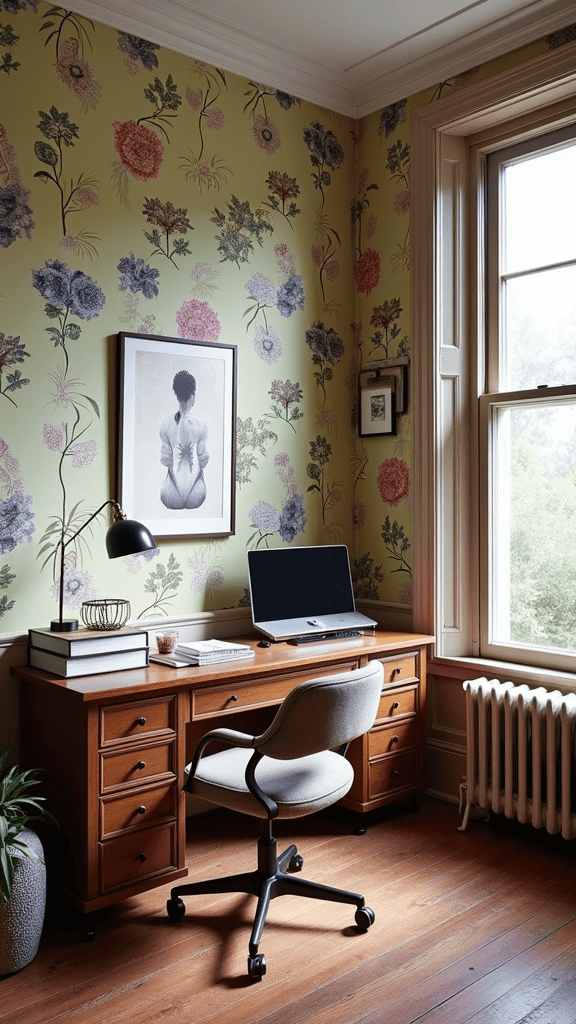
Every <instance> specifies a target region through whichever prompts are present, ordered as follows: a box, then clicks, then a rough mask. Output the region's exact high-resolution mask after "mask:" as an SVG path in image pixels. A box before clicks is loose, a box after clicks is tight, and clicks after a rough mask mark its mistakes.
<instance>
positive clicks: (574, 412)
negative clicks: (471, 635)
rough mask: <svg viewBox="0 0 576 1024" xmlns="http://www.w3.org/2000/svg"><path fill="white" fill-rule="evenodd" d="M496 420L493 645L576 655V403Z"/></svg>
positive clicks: (502, 412) (511, 410)
mask: <svg viewBox="0 0 576 1024" xmlns="http://www.w3.org/2000/svg"><path fill="white" fill-rule="evenodd" d="M494 417H495V419H494V421H493V424H494V426H495V428H496V433H495V444H494V447H493V452H494V458H493V467H492V480H493V504H492V507H493V516H494V527H495V528H494V531H493V535H492V557H491V562H492V565H491V577H492V584H493V591H492V594H493V600H492V614H491V635H492V640H493V642H496V643H505V644H506V643H508V644H509V643H513V644H514V643H517V644H522V645H531V646H536V647H540V648H547V649H553V650H555V649H567V650H570V651H572V650H576V401H574V400H571V401H565V402H562V403H550V404H543V403H542V404H539V405H525V406H515V407H503V408H500V409H496V410H495V412H494Z"/></svg>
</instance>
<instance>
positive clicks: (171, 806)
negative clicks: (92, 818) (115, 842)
mask: <svg viewBox="0 0 576 1024" xmlns="http://www.w3.org/2000/svg"><path fill="white" fill-rule="evenodd" d="M177 804H178V791H177V788H176V783H175V782H169V783H168V785H164V786H147V787H146V788H140V787H139V788H138V789H137V790H136V791H134V790H133V791H131V792H130V793H128V794H127V795H123V796H109V797H105V798H104V799H102V800H101V801H100V838H101V839H107V838H110V837H111V836H113V835H115V834H117V833H119V832H125V831H127V830H130V831H134V830H135V829H137V828H140V829H141V828H145V827H147V826H148V825H150V824H152V823H154V822H157V821H158V820H160V819H163V820H169V819H171V818H175V817H176V811H177Z"/></svg>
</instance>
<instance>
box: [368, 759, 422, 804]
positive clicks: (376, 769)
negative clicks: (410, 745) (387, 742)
mask: <svg viewBox="0 0 576 1024" xmlns="http://www.w3.org/2000/svg"><path fill="white" fill-rule="evenodd" d="M417 784H418V751H417V750H415V751H413V752H410V751H409V752H407V753H400V754H394V755H393V756H392V757H383V758H381V759H380V760H379V761H372V762H371V763H370V766H369V770H368V797H369V799H370V800H374V799H376V797H379V796H389V795H390V794H391V793H394V792H395V791H396V790H403V789H408V788H410V787H412V786H416V785H417Z"/></svg>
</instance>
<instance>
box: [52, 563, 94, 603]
mask: <svg viewBox="0 0 576 1024" xmlns="http://www.w3.org/2000/svg"><path fill="white" fill-rule="evenodd" d="M50 594H51V596H52V597H53V599H54V600H55V601H57V600H58V598H59V594H60V577H57V578H56V579H55V580H54V583H53V584H52V586H51V587H50ZM99 597H100V592H99V591H98V590H97V588H96V587H95V586H94V580H93V579H92V577H91V575H90V573H89V572H87V571H86V569H78V568H77V567H74V568H71V569H65V570H64V605H65V606H66V608H81V606H82V602H83V601H94V600H97V599H98V598H99Z"/></svg>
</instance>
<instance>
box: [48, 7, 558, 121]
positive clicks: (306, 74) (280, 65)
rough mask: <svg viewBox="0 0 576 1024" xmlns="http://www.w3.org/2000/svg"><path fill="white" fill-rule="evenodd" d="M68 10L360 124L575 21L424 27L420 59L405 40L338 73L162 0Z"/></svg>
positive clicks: (520, 18) (521, 15) (513, 17)
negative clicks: (441, 37)
mask: <svg viewBox="0 0 576 1024" xmlns="http://www.w3.org/2000/svg"><path fill="white" fill-rule="evenodd" d="M68 8H69V9H70V10H72V11H74V12H75V13H77V14H81V15H84V16H85V17H87V18H90V19H92V20H94V21H98V22H100V23H101V24H104V25H108V26H110V27H111V28H115V29H116V30H118V31H120V32H129V33H131V34H132V35H139V36H141V37H142V38H144V39H150V40H152V41H153V42H155V43H159V44H160V45H162V46H166V47H168V49H170V50H173V51H175V52H176V53H183V54H186V55H187V56H190V57H194V58H196V59H197V60H202V61H206V62H207V63H209V64H212V65H215V66H217V67H219V68H221V69H223V70H225V71H230V72H233V73H234V74H237V75H240V76H242V77H244V78H248V79H252V80H256V81H259V82H264V83H267V84H270V85H273V86H274V87H275V88H277V89H282V90H284V91H285V92H288V93H291V94H293V95H295V96H299V97H300V98H301V99H303V100H309V101H310V102H311V103H315V104H317V105H318V106H321V107H327V108H328V109H329V110H333V111H335V112H336V113H339V114H344V115H346V116H348V117H352V118H359V117H366V116H367V115H368V114H371V113H372V112H373V111H375V110H378V109H380V108H381V107H385V106H386V105H387V104H389V103H392V102H394V101H395V100H399V99H402V98H403V97H406V96H412V95H414V94H415V93H417V92H420V91H421V90H422V89H425V88H427V87H429V86H434V85H436V84H437V83H438V82H439V81H442V80H446V79H448V78H451V77H453V76H454V75H457V74H460V73H461V72H463V71H466V70H468V68H469V67H471V66H473V65H474V66H477V65H479V64H484V63H486V62H487V61H489V60H492V59H494V58H497V57H500V56H502V55H503V54H505V53H508V52H511V51H512V50H517V49H519V48H520V47H522V46H525V45H528V44H530V43H532V42H534V41H536V40H538V39H542V38H544V37H545V36H546V35H548V34H550V33H552V32H555V31H556V30H558V29H561V28H564V27H565V26H567V25H569V24H570V23H571V22H572V21H573V20H574V18H575V13H574V11H573V10H571V5H567V4H566V2H565V0H532V2H531V3H527V4H525V6H524V7H523V8H522V9H521V10H520V11H515V12H513V13H511V14H508V15H505V16H503V17H502V18H499V19H498V20H497V21H493V22H492V23H491V24H489V25H487V26H485V27H483V28H480V29H476V30H474V31H471V32H467V33H465V34H464V35H463V36H461V37H459V38H458V39H456V40H454V41H452V42H450V43H447V44H444V45H441V46H435V45H434V26H431V29H430V30H429V31H428V32H427V33H425V35H426V36H427V37H428V40H429V46H428V47H427V48H426V52H425V53H424V54H422V55H421V56H419V57H416V58H414V59H410V57H409V52H410V44H411V40H410V39H407V40H401V41H400V43H399V44H397V45H395V46H391V47H384V48H383V49H381V50H378V52H376V53H375V54H374V55H373V56H371V57H369V58H367V59H366V60H364V61H361V62H360V63H359V65H355V66H354V67H352V68H350V69H347V70H344V71H339V70H337V69H336V68H333V67H330V66H329V65H328V64H325V63H320V62H318V61H315V60H311V59H309V58H306V57H303V56H302V55H301V54H300V53H297V52H294V51H292V50H288V49H286V48H285V47H283V46H281V45H280V44H278V43H275V42H272V41H271V40H269V39H263V38H260V37H259V36H258V35H256V34H255V33H254V32H253V31H249V30H246V31H243V30H242V29H238V28H237V27H236V26H234V25H231V24H230V23H228V22H225V21H222V20H221V19H218V18H215V17H213V16H211V15H208V14H206V13H204V12H202V11H198V10H196V9H194V8H191V7H189V6H188V5H187V4H186V3H183V2H181V0H162V4H157V3H155V2H153V0H72V3H69V4H68V5H67V9H68ZM394 65H396V66H394Z"/></svg>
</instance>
